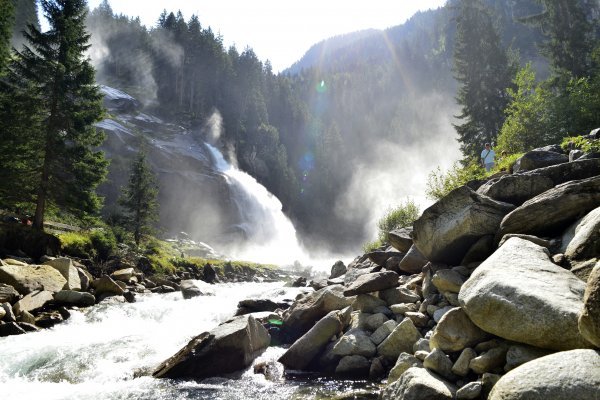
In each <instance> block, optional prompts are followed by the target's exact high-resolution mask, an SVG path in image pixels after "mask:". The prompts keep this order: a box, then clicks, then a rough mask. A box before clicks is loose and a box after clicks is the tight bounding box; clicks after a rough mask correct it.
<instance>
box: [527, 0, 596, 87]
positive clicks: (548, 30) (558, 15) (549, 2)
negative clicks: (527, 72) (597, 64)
mask: <svg viewBox="0 0 600 400" xmlns="http://www.w3.org/2000/svg"><path fill="white" fill-rule="evenodd" d="M535 2H536V3H538V4H540V5H542V6H543V11H542V12H540V13H538V14H535V15H530V16H526V17H523V18H520V21H522V22H524V23H525V24H528V25H532V26H535V27H538V28H539V29H540V30H541V32H542V34H543V35H544V36H545V37H546V40H545V41H544V42H543V43H541V44H540V50H541V52H542V54H543V55H544V56H546V57H548V59H549V60H550V63H551V65H552V67H553V68H554V69H555V71H556V72H559V73H560V72H569V73H570V74H571V75H573V76H574V77H577V78H580V77H583V76H585V75H588V73H589V71H590V67H591V61H592V60H591V55H592V50H593V43H594V30H593V28H594V25H596V29H598V28H597V25H598V24H599V21H598V18H599V17H598V12H599V11H600V6H598V4H597V3H596V4H594V3H593V2H587V1H582V0H535ZM596 39H597V38H596Z"/></svg>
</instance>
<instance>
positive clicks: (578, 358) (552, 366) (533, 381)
mask: <svg viewBox="0 0 600 400" xmlns="http://www.w3.org/2000/svg"><path fill="white" fill-rule="evenodd" d="M599 396H600V353H599V352H598V351H594V350H571V351H563V352H560V353H555V354H551V355H549V356H545V357H541V358H538V359H536V360H533V361H530V362H528V363H525V364H523V365H521V366H520V367H517V368H515V369H513V370H512V371H510V372H509V373H507V374H506V375H504V376H503V377H502V378H500V380H499V381H498V383H496V385H495V386H494V388H493V389H492V392H491V393H490V395H489V397H488V399H489V400H555V399H556V400H563V399H564V400H569V399H572V400H575V399H577V400H598V398H599Z"/></svg>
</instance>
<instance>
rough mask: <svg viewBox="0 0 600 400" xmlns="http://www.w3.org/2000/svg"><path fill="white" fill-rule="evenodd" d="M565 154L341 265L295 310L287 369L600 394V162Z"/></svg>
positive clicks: (391, 390) (394, 392)
mask: <svg viewBox="0 0 600 400" xmlns="http://www.w3.org/2000/svg"><path fill="white" fill-rule="evenodd" d="M558 151H560V149H559V148H558V149H557V148H556V147H550V148H544V149H537V150H535V151H532V152H531V153H528V154H526V155H525V156H524V157H523V159H522V160H520V162H519V163H518V167H519V168H520V169H519V171H520V172H519V173H515V174H510V175H504V176H502V177H499V178H496V179H492V180H490V181H488V182H485V183H484V184H483V185H480V186H479V188H478V189H476V190H474V189H472V187H473V186H472V185H467V186H463V187H461V188H458V189H456V190H454V191H452V192H451V193H449V194H448V195H447V196H446V197H444V198H443V199H441V200H440V201H438V202H437V203H436V204H434V205H433V206H431V207H430V208H428V209H426V210H425V211H424V212H423V214H422V216H421V217H420V218H419V219H418V220H417V221H416V222H415V223H414V226H413V227H412V229H411V228H410V227H408V228H406V229H401V230H397V231H393V232H391V233H390V241H391V246H388V247H384V248H381V249H379V250H377V251H375V252H371V253H368V254H365V255H363V256H360V257H357V258H356V259H355V260H354V261H353V262H352V263H351V264H350V265H348V267H347V269H346V271H345V273H343V274H340V271H342V270H343V269H342V268H340V265H339V264H336V265H335V266H334V268H333V270H332V277H335V279H336V280H335V281H331V280H330V281H328V282H329V284H328V286H325V287H323V288H321V289H319V290H317V291H315V292H313V293H309V294H306V295H304V296H303V297H301V298H300V299H298V300H297V301H296V302H295V303H294V304H292V306H291V307H290V308H289V309H288V310H286V311H284V312H283V314H282V318H283V333H284V338H286V339H287V340H288V341H289V342H290V343H291V347H290V348H289V349H288V350H287V352H286V353H284V354H283V356H282V357H281V358H280V360H279V361H280V362H281V363H282V364H283V365H284V366H285V367H286V370H287V373H292V372H293V371H296V370H307V371H317V372H320V373H323V374H333V375H335V376H343V377H353V378H360V379H365V378H369V379H373V380H382V379H384V380H386V382H387V386H386V387H385V388H384V389H383V390H382V392H381V394H380V398H381V399H396V398H402V399H492V400H501V399H502V400H506V399H515V400H516V399H538V398H539V399H542V398H544V399H550V398H551V399H558V398H560V399H563V398H573V399H595V398H598V396H599V395H600V352H599V351H598V350H593V349H594V348H597V347H600V262H598V257H599V256H600V246H599V243H600V229H599V228H598V227H599V226H600V159H595V158H586V157H584V158H582V159H579V160H575V161H573V160H572V161H569V157H568V156H567V155H565V154H559V153H557V152H558ZM342 282H343V283H342ZM536 396H537V397H536Z"/></svg>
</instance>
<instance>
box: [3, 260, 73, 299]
mask: <svg viewBox="0 0 600 400" xmlns="http://www.w3.org/2000/svg"><path fill="white" fill-rule="evenodd" d="M0 283H5V284H7V285H11V286H12V287H14V288H15V289H16V290H17V291H18V292H19V293H21V294H28V293H30V292H32V291H34V290H39V289H42V288H43V289H44V290H49V291H51V292H58V291H60V290H62V289H63V287H64V286H65V284H66V283H67V280H66V279H65V278H64V277H63V276H62V275H61V273H60V272H58V271H57V270H56V269H54V268H53V267H51V266H49V265H7V266H4V267H0Z"/></svg>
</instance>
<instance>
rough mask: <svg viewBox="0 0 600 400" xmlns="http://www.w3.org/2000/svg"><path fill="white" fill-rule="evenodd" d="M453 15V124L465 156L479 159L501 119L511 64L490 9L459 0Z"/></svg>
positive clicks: (498, 128)
mask: <svg viewBox="0 0 600 400" xmlns="http://www.w3.org/2000/svg"><path fill="white" fill-rule="evenodd" d="M457 10H458V15H457V17H456V43H455V47H454V73H455V78H456V79H457V80H458V82H459V83H460V88H459V90H458V95H457V98H456V99H457V101H458V104H459V105H460V106H461V113H460V114H459V115H458V118H459V119H461V120H463V121H464V122H463V123H462V124H457V125H455V126H454V127H455V129H456V131H457V133H458V141H459V142H460V148H461V151H462V153H463V155H464V156H465V159H471V160H473V159H475V160H478V159H479V153H480V151H481V149H482V148H483V144H484V143H486V142H493V141H494V140H495V139H496V136H497V135H498V131H499V130H500V128H501V127H502V124H503V122H504V118H505V117H504V108H505V107H506V105H507V103H508V96H507V92H506V89H507V88H508V87H510V86H511V85H512V82H511V76H512V68H511V67H510V66H509V61H508V57H507V53H506V50H505V49H504V48H503V47H502V45H501V43H500V36H499V35H498V32H497V31H496V29H495V28H494V19H493V18H492V15H491V13H490V11H489V10H488V9H487V8H486V6H485V5H484V4H483V3H482V2H481V1H480V0H461V1H460V3H459V5H458V7H457Z"/></svg>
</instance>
